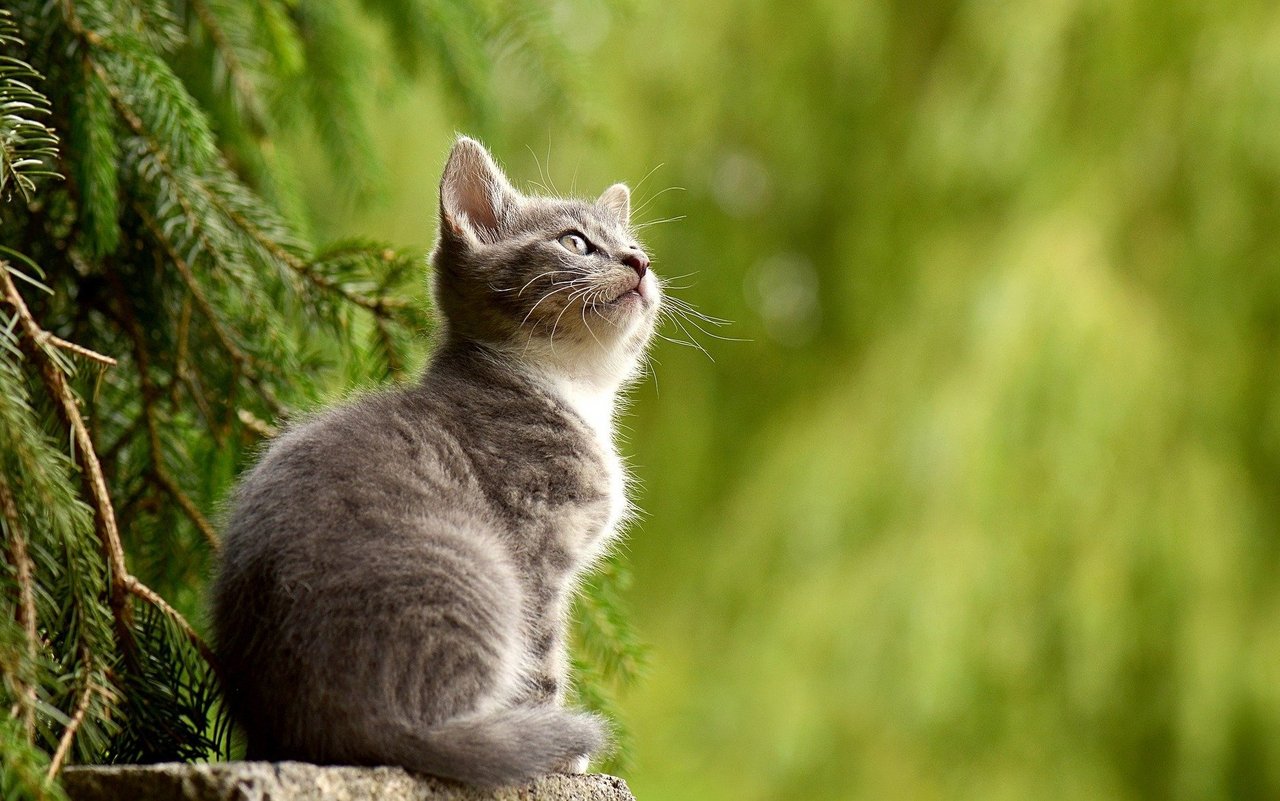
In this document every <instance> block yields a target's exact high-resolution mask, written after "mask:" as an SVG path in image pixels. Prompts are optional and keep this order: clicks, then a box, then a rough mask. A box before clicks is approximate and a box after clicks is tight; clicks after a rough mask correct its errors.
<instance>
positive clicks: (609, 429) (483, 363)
mask: <svg viewBox="0 0 1280 801" xmlns="http://www.w3.org/2000/svg"><path fill="white" fill-rule="evenodd" d="M439 355H440V357H443V358H444V359H446V360H449V361H453V362H456V363H460V364H466V363H470V364H471V365H472V366H471V367H470V368H467V367H463V369H464V370H466V371H469V370H474V369H483V370H492V369H498V370H503V371H511V372H514V373H516V374H518V375H520V376H523V377H524V378H525V379H527V380H531V381H532V382H534V383H535V384H536V385H538V386H540V387H542V388H543V389H544V390H545V391H547V392H548V393H550V394H551V395H553V396H554V397H556V398H557V399H559V400H560V401H561V402H562V403H564V404H565V405H566V406H568V407H569V408H570V409H572V410H573V411H574V412H575V413H577V415H578V416H579V417H581V418H582V419H583V421H585V422H586V423H587V425H588V426H589V427H590V428H591V429H592V431H593V432H595V434H596V435H597V436H598V437H599V438H600V439H601V440H602V442H603V443H604V444H607V445H608V446H612V444H613V414H614V410H615V409H616V407H617V399H618V394H619V392H620V391H621V389H622V387H623V386H624V385H625V384H626V382H627V381H628V380H629V378H630V372H631V366H630V365H629V364H620V363H615V362H600V361H596V362H593V361H591V360H588V359H581V358H579V359H577V360H573V359H572V355H571V354H567V353H565V354H560V353H553V352H550V351H548V350H545V349H543V350H539V351H536V352H534V351H530V350H522V349H517V348H513V349H500V348H494V347H492V346H489V345H484V344H480V343H476V342H469V341H455V342H451V343H449V344H447V345H446V346H445V347H444V348H443V350H442V352H441V354H439Z"/></svg>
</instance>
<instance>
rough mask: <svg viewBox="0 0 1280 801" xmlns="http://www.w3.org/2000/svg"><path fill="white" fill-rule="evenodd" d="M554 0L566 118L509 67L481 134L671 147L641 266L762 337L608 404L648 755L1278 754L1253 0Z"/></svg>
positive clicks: (1200, 785)
mask: <svg viewBox="0 0 1280 801" xmlns="http://www.w3.org/2000/svg"><path fill="white" fill-rule="evenodd" d="M565 5H566V6H567V7H568V9H569V11H570V13H569V14H566V15H563V16H560V15H557V16H556V17H555V19H556V20H557V21H558V22H557V25H558V27H557V30H558V31H559V32H560V33H561V34H562V41H563V42H565V43H569V44H573V45H575V46H578V45H582V43H583V41H584V40H590V42H588V44H586V45H584V47H585V49H584V50H582V51H580V52H581V53H582V62H583V63H585V64H587V65H589V68H588V69H584V70H583V71H582V72H581V75H580V79H581V81H582V83H583V84H584V86H585V90H586V96H587V97H588V98H590V99H591V100H592V101H594V102H593V105H591V108H592V109H593V110H594V117H593V119H591V120H589V121H588V123H589V124H588V125H586V126H584V125H581V124H579V122H578V121H577V120H572V121H569V120H565V119H563V118H559V117H557V116H556V115H555V114H554V113H553V112H554V111H555V107H554V105H552V106H550V107H548V106H547V105H542V104H539V103H530V102H529V101H528V96H527V94H526V92H525V90H524V88H523V87H522V86H521V85H520V84H519V83H518V82H515V81H512V82H510V83H509V84H504V88H503V90H502V91H501V92H500V93H499V95H498V96H497V98H496V102H497V104H498V105H499V107H501V108H503V109H504V114H505V115H506V116H505V123H506V124H505V125H504V127H503V139H504V140H505V142H507V143H510V144H509V145H508V146H506V147H498V148H497V150H498V152H499V154H500V155H501V156H502V157H503V158H504V160H505V161H506V163H507V166H508V167H509V168H510V172H511V174H512V175H513V177H516V178H517V179H519V178H525V179H527V180H530V181H532V180H534V179H537V180H541V181H544V182H545V180H546V179H544V178H542V177H541V176H540V174H539V173H540V169H539V167H540V165H539V164H538V163H537V162H538V161H542V162H543V165H541V166H542V168H543V169H545V170H546V171H547V172H550V173H551V174H552V177H553V179H554V183H557V184H559V185H560V186H561V187H562V188H565V187H567V186H569V185H570V184H571V183H572V182H573V176H574V174H575V172H576V173H577V181H576V183H577V185H578V187H579V188H580V190H581V192H582V193H583V194H588V195H589V194H590V193H592V192H597V191H599V190H600V189H603V188H604V187H605V186H607V185H608V184H609V183H610V182H611V181H613V180H617V179H619V178H624V179H629V180H631V181H632V182H633V184H635V183H639V181H640V179H642V178H643V177H644V176H645V175H646V174H647V173H649V172H650V171H651V170H653V169H654V168H655V167H657V165H660V164H662V165H664V166H662V167H661V169H658V170H656V171H655V172H654V173H653V175H652V177H650V178H648V179H647V181H645V183H644V184H643V185H642V186H641V187H640V188H639V190H638V191H637V192H636V196H637V199H636V202H635V205H636V207H637V209H640V211H639V215H640V219H641V220H642V221H655V220H661V219H665V218H670V217H680V216H682V215H683V216H684V219H682V220H679V221H673V222H671V223H670V224H663V225H654V226H652V227H647V228H645V229H643V236H644V238H645V241H646V242H647V244H648V245H649V248H650V250H651V252H652V254H653V255H654V256H655V257H656V262H655V265H654V267H655V271H656V272H657V273H658V274H659V275H664V276H668V277H671V276H678V275H683V274H686V273H691V272H695V271H696V274H695V275H694V276H691V277H689V278H685V279H679V280H676V281H674V283H676V284H677V285H683V286H685V287H687V288H685V289H677V290H674V293H675V294H676V295H677V296H680V297H684V298H688V299H690V300H692V301H695V302H696V303H697V304H698V306H699V307H701V308H703V309H705V310H707V311H708V312H711V313H713V314H716V315H717V316H721V317H725V318H729V319H732V320H735V321H736V322H735V324H734V325H733V326H731V327H729V328H727V329H721V332H722V333H726V334H728V335H731V336H736V337H740V338H743V339H747V340H750V341H749V342H738V343H722V342H719V341H716V340H713V339H711V338H709V337H706V336H704V335H702V334H700V333H698V332H696V331H694V332H693V333H694V334H695V335H696V336H697V338H698V339H699V340H700V341H701V342H702V343H703V344H704V345H705V346H706V347H707V349H708V350H709V351H710V352H711V355H712V356H714V357H715V361H714V362H711V361H709V360H707V359H706V358H705V357H703V356H702V355H701V354H700V353H698V352H696V351H694V350H690V349H688V348H681V347H679V346H677V345H674V344H672V343H666V342H662V343H659V347H658V349H657V351H656V353H655V361H656V362H657V364H656V366H655V369H654V377H652V378H650V377H646V380H645V381H644V382H643V383H642V384H640V385H639V386H638V387H637V393H636V394H637V398H636V402H635V403H634V404H633V408H632V410H631V411H630V412H629V414H628V415H627V416H626V418H625V419H624V426H625V427H623V428H622V432H623V435H624V436H625V437H626V438H627V439H629V442H630V445H629V450H630V453H631V457H632V458H631V462H632V465H633V467H632V470H633V473H634V475H635V477H636V478H637V479H638V482H637V489H638V495H637V497H636V501H637V503H638V505H639V506H640V507H641V508H643V509H645V510H646V512H647V513H648V514H647V517H646V518H645V519H644V520H643V521H642V522H641V523H640V524H638V525H637V526H636V528H635V530H634V531H633V532H632V534H631V536H630V537H629V539H628V544H627V547H628V550H629V553H628V556H629V557H630V561H631V564H632V565H633V570H634V573H635V581H634V584H633V586H632V588H631V589H630V591H629V592H628V594H627V597H628V598H629V599H630V605H631V606H632V607H634V609H635V625H636V628H637V630H638V631H639V633H640V636H642V637H643V638H644V639H646V640H648V641H650V642H652V652H651V654H650V657H649V659H648V660H647V662H648V665H649V669H648V673H647V676H646V679H645V680H644V681H643V682H641V683H639V684H638V685H637V686H636V687H635V688H634V689H632V690H631V691H630V692H629V693H627V694H626V695H625V696H623V698H622V701H621V706H622V707H623V709H624V710H626V711H627V713H628V716H629V718H630V719H631V720H632V721H633V724H634V726H633V728H634V742H635V748H634V761H635V770H634V771H632V772H631V773H630V774H629V776H628V779H629V781H630V782H631V784H632V787H633V788H634V789H635V790H636V793H637V796H638V797H640V798H662V799H677V800H678V799H699V801H706V799H719V798H732V799H743V798H746V799H780V798H803V799H813V800H814V801H818V800H820V799H841V800H842V801H843V800H845V799H859V798H865V799H882V798H895V799H897V798H919V799H983V801H988V800H989V799H1026V798H1036V799H1054V798H1061V799H1080V798H1089V799H1117V800H1119V799H1125V800H1126V801H1133V800H1136V799H1269V798H1275V797H1277V796H1280V770H1278V769H1277V766H1280V745H1278V744H1280V693H1277V687H1280V681H1278V680H1277V676H1278V675H1280V674H1278V673H1277V665H1280V627H1278V626H1277V620H1280V570H1277V565H1278V562H1277V554H1278V553H1280V549H1278V548H1277V537H1276V532H1277V530H1280V411H1278V410H1280V369H1277V368H1278V364H1277V359H1276V354H1277V352H1278V350H1280V349H1278V347H1277V346H1278V345H1280V342H1278V340H1280V324H1278V322H1277V321H1280V226H1277V225H1276V219H1275V218H1276V207H1277V204H1276V198H1277V197H1280V137H1277V136H1276V133H1275V131H1276V130H1277V129H1278V127H1277V126H1278V124H1280V48H1278V47H1277V41H1278V39H1277V36H1278V34H1280V13H1278V11H1277V9H1276V7H1275V6H1274V5H1273V4H1266V3H1257V2H1252V3H1249V2H1246V3H1226V4H1212V5H1209V4H1204V3H1195V2H1187V1H1185V0H1176V1H1175V2H1161V1H1160V0H1129V1H1128V2H1123V3H1089V2H1077V1H1076V0H1065V1H1064V2H1047V3H1045V2H1025V1H1024V2H984V1H983V0H944V1H943V2H935V3H920V2H899V1H898V0H873V1H872V2H857V3H849V2H838V1H837V0H823V1H821V2H815V3H805V4H800V3H783V2H765V3H750V4H740V3H729V2H703V3H685V4H677V3H660V2H636V3H631V4H628V8H627V9H626V10H624V11H622V12H619V11H617V10H610V12H609V13H605V14H601V12H600V11H598V10H597V4H590V3H577V4H575V3H568V4H565ZM557 8H559V6H557ZM601 30H602V31H603V32H599V31H601ZM593 31H597V33H596V34H595V35H594V36H593V35H592V32H593ZM591 42H594V44H591ZM510 69H511V67H510V65H509V64H507V65H505V66H504V64H503V63H498V64H496V65H495V71H497V72H498V73H502V74H505V72H506V71H507V70H510ZM426 91H428V90H427V89H424V90H423V92H424V93H425V92H426ZM423 105H425V104H421V100H420V96H415V97H411V98H409V99H407V100H406V102H404V103H403V104H400V105H388V107H386V108H384V109H383V110H382V111H383V113H384V114H385V115H386V119H387V120H388V124H387V125H386V126H385V129H384V133H383V134H382V135H381V137H380V139H379V144H380V147H382V148H384V149H385V150H386V151H387V152H389V153H392V154H395V153H406V152H409V151H410V149H411V148H412V147H413V146H414V145H413V142H412V141H411V137H412V136H416V133H412V134H411V133H409V132H416V131H418V130H421V129H423V128H427V129H432V126H435V129H436V130H438V129H439V128H442V127H445V123H444V122H443V121H441V120H439V119H438V118H437V116H436V115H435V114H434V112H433V111H432V110H431V109H430V108H426V109H425V110H424V109H423V108H421V107H420V106H423ZM446 130H447V128H446ZM526 143H528V144H529V145H530V147H531V148H532V150H533V151H534V152H536V153H537V158H536V159H535V158H534V157H533V156H532V155H528V154H526V153H522V152H521V151H522V150H523V148H524V145H525V144H526ZM548 153H549V158H548V156H547V155H546V154H548ZM548 161H549V162H550V167H547V166H546V162H548ZM579 166H580V169H578V168H579ZM435 168H436V165H434V164H427V165H423V166H422V168H421V169H420V170H415V171H413V172H412V173H409V174H407V175H406V176H405V178H406V180H404V181H403V185H404V186H405V187H412V186H414V185H415V184H417V183H420V182H425V181H430V180H431V178H432V176H431V173H432V172H433V171H434V169H435ZM313 180H314V184H313V185H314V187H315V188H314V189H313V192H314V193H315V194H316V195H317V196H324V194H325V193H324V191H323V187H324V185H325V184H324V181H322V180H320V179H318V178H316V179H313ZM672 185H678V186H680V187H684V188H685V190H686V191H666V190H667V189H668V188H669V187H670V186H672ZM646 201H650V204H649V206H648V207H643V204H644V203H645V202H646ZM421 207H422V203H421V201H420V200H419V199H418V197H417V196H416V195H414V194H413V192H412V190H411V189H408V188H406V189H404V190H403V191H402V194H401V197H400V199H399V200H398V202H397V205H396V207H395V208H396V213H393V214H388V213H387V212H386V211H385V210H382V209H379V210H378V211H377V213H376V214H372V213H358V210H357V213H355V214H352V213H351V212H350V210H349V209H344V208H341V207H338V206H337V205H336V204H335V205H334V206H333V207H332V208H328V209H327V210H326V211H327V214H328V217H327V219H328V220H330V221H331V222H332V223H333V224H334V225H335V226H338V230H344V229H343V228H342V226H343V225H349V226H351V227H352V228H354V229H357V230H361V231H364V232H376V231H379V230H386V231H404V230H409V226H410V225H411V224H412V221H413V220H414V219H415V216H416V215H419V214H420V209H421ZM344 215H345V216H344ZM664 333H665V334H668V335H670V336H672V337H673V338H684V335H683V334H682V333H681V332H680V331H679V330H678V329H675V330H664Z"/></svg>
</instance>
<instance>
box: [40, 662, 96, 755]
mask: <svg viewBox="0 0 1280 801" xmlns="http://www.w3.org/2000/svg"><path fill="white" fill-rule="evenodd" d="M85 670H86V671H88V670H89V666H88V665H86V666H85ZM97 691H98V687H97V685H96V684H94V683H93V679H92V677H87V678H86V679H85V683H84V689H83V690H81V691H80V700H79V701H77V702H76V709H75V712H73V713H72V715H71V720H70V721H68V722H67V727H66V728H65V729H63V730H62V737H61V738H59V740H58V749H57V750H56V751H54V752H53V758H52V759H50V760H49V770H48V772H47V773H46V774H45V777H46V778H49V779H52V778H53V777H54V776H57V775H58V771H60V770H62V763H64V762H66V760H67V756H68V755H69V754H70V753H71V743H72V741H74V740H75V738H76V732H77V731H79V730H80V724H82V723H84V716H85V713H87V712H88V711H89V701H90V699H92V698H93V694H94V693H95V692H97Z"/></svg>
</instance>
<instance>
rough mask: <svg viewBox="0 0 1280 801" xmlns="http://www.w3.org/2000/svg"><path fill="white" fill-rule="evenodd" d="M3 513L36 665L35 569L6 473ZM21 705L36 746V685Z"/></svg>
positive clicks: (22, 622) (0, 493)
mask: <svg viewBox="0 0 1280 801" xmlns="http://www.w3.org/2000/svg"><path fill="white" fill-rule="evenodd" d="M0 513H2V514H3V515H4V519H5V523H6V524H7V528H8V534H9V557H10V559H11V560H12V561H13V566H14V568H15V569H16V571H17V574H18V610H17V614H16V618H17V622H18V625H19V626H21V627H22V633H23V635H24V636H25V638H26V643H25V645H26V648H27V659H28V661H29V664H30V665H34V664H35V661H36V655H37V650H36V649H37V639H36V626H37V620H36V596H35V585H34V583H33V581H32V574H33V573H34V572H35V571H34V566H33V565H32V563H31V557H30V555H29V554H28V553H27V539H26V537H25V536H23V533H22V521H21V520H20V519H19V517H18V505H17V504H16V503H15V502H14V499H13V493H12V492H11V491H10V490H9V482H8V481H7V480H5V476H4V473H0ZM20 675H21V671H15V676H14V678H15V679H16V680H17V681H16V683H18V684H20V685H21V684H27V683H26V681H25V680H24V679H22V678H20ZM18 696H19V698H18V702H19V704H20V705H21V709H22V727H23V729H24V730H25V731H26V734H27V742H28V743H30V742H33V741H34V739H35V734H36V685H35V683H34V682H32V683H30V684H27V686H25V687H22V690H21V691H20V692H19V693H18Z"/></svg>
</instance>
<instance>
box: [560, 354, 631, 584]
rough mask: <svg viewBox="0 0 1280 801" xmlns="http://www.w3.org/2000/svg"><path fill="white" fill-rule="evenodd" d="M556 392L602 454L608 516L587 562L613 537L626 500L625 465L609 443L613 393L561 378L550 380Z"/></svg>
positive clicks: (611, 440)
mask: <svg viewBox="0 0 1280 801" xmlns="http://www.w3.org/2000/svg"><path fill="white" fill-rule="evenodd" d="M552 385H553V386H554V388H555V391H556V393H557V394H558V395H559V396H560V397H561V398H562V399H563V400H564V401H565V403H567V404H568V405H569V407H570V408H572V409H573V410H574V411H575V412H577V413H578V415H579V416H580V417H581V418H582V419H583V420H585V421H586V423H587V426H588V427H589V428H590V429H591V431H592V433H594V434H595V437H596V442H597V444H598V445H599V446H600V452H601V453H602V454H603V455H604V468H605V473H606V477H607V479H608V483H609V490H608V493H609V517H608V520H607V522H606V523H605V526H604V530H603V531H601V532H599V534H598V535H597V537H596V541H595V543H594V544H593V545H594V547H593V551H594V552H593V553H590V554H589V555H588V559H587V561H588V562H593V561H595V559H596V557H598V556H599V555H600V554H602V553H603V552H604V551H605V550H606V549H607V548H608V546H609V543H610V542H611V541H612V540H613V536H614V534H615V533H616V532H617V529H618V526H619V524H620V523H621V522H622V521H623V519H624V518H625V517H626V514H627V511H628V509H629V504H628V502H627V478H626V475H627V474H626V468H625V467H624V465H623V462H622V457H621V456H619V455H618V449H617V447H616V446H615V445H614V442H613V412H614V406H615V399H616V392H615V391H614V390H613V389H597V388H595V387H590V386H584V385H583V384H581V383H578V382H574V381H568V380H564V379H558V380H557V379H553V380H552Z"/></svg>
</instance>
